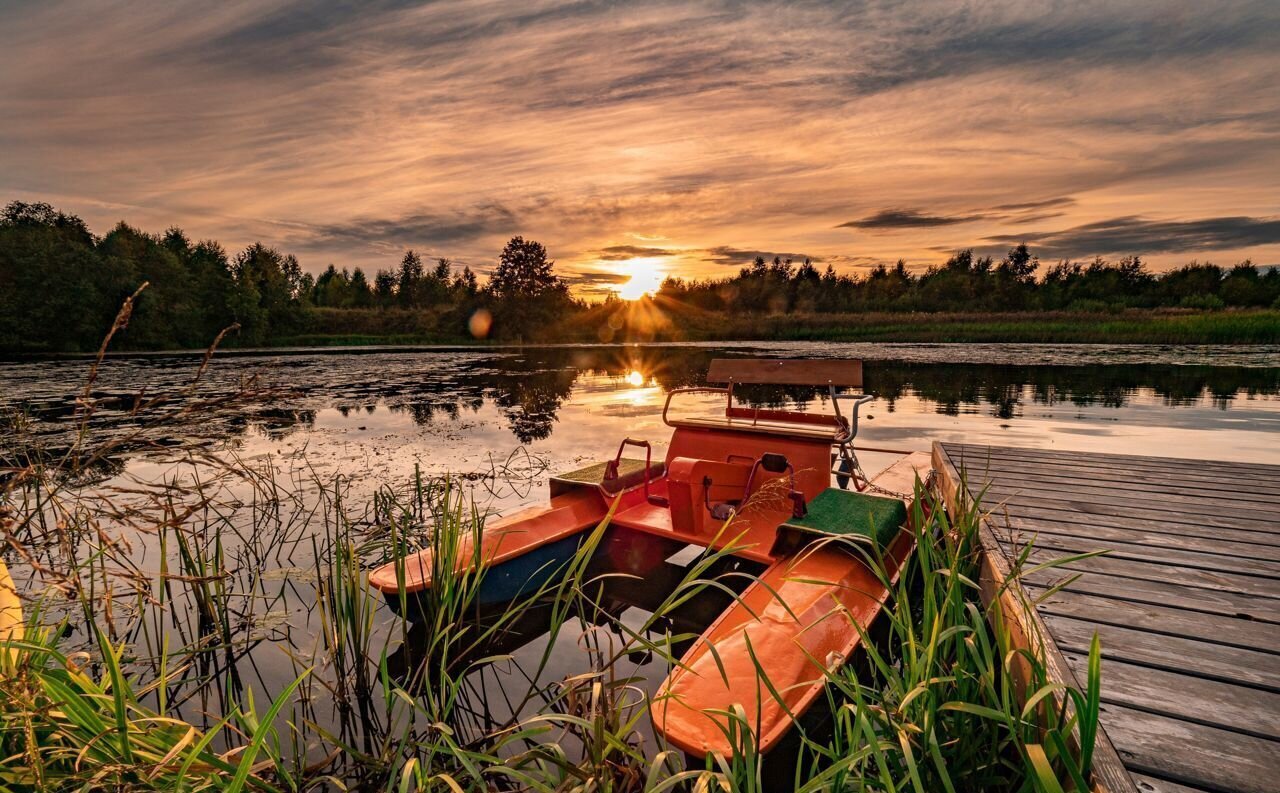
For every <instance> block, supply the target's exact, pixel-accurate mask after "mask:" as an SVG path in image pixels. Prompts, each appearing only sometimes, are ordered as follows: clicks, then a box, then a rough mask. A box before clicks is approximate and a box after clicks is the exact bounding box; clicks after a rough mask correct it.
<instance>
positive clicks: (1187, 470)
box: [933, 444, 1280, 793]
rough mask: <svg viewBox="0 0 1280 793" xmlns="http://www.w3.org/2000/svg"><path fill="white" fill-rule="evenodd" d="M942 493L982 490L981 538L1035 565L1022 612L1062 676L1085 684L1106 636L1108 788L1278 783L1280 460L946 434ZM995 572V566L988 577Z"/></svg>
mask: <svg viewBox="0 0 1280 793" xmlns="http://www.w3.org/2000/svg"><path fill="white" fill-rule="evenodd" d="M933 453H934V467H935V468H936V469H937V470H938V471H939V474H940V475H941V482H942V486H943V489H944V493H947V494H948V495H949V497H952V498H954V497H955V495H956V494H957V492H959V487H960V485H959V479H960V473H961V472H963V473H964V476H965V477H966V480H965V481H966V485H967V488H968V491H969V494H970V496H975V495H977V494H978V493H980V492H982V491H983V490H984V489H985V496H984V497H983V499H982V502H981V503H982V508H983V510H984V512H988V513H989V516H988V519H987V521H986V522H985V523H986V526H985V529H984V546H985V550H986V553H987V557H989V558H990V564H991V565H992V568H991V570H990V571H989V572H990V573H991V574H992V575H999V573H1000V566H1001V565H1002V564H1003V565H1004V568H1003V569H1005V570H1007V569H1008V567H1007V564H1008V559H1009V558H1010V557H1009V555H1010V554H1012V553H1015V552H1016V551H1017V550H1019V549H1021V548H1023V547H1024V546H1025V545H1026V544H1027V543H1031V544H1032V553H1031V558H1032V560H1033V561H1047V560H1050V559H1054V558H1061V557H1064V556H1068V555H1071V554H1074V553H1078V552H1082V551H1097V550H1106V551H1108V553H1107V554H1105V555H1103V556H1098V557H1093V558H1089V559H1084V560H1081V561H1079V562H1077V563H1073V564H1071V565H1069V566H1068V567H1067V568H1066V569H1053V570H1046V571H1041V572H1039V573H1033V574H1031V575H1029V576H1027V578H1026V579H1025V581H1024V592H1025V593H1026V594H1027V595H1029V596H1030V597H1032V598H1035V597H1036V596H1037V595H1041V596H1042V595H1043V594H1044V593H1045V591H1046V590H1047V589H1048V588H1051V587H1052V586H1053V585H1054V584H1055V583H1057V582H1059V581H1061V580H1063V579H1064V578H1066V577H1068V575H1069V574H1070V573H1081V574H1082V575H1081V576H1080V578H1079V579H1077V580H1075V581H1074V582H1072V583H1070V584H1069V585H1067V586H1066V587H1065V588H1064V589H1063V590H1062V591H1060V592H1058V593H1056V594H1053V595H1052V596H1050V597H1048V598H1046V599H1044V600H1043V601H1041V602H1039V603H1037V604H1036V605H1035V608H1034V612H1033V613H1030V614H1024V619H1025V620H1026V621H1027V622H1033V623H1035V625H1034V626H1033V627H1035V628H1036V629H1037V630H1038V631H1042V632H1043V633H1044V634H1046V635H1047V636H1048V638H1049V642H1048V646H1047V647H1046V651H1047V656H1048V657H1047V658H1046V662H1047V664H1048V665H1049V668H1050V672H1051V674H1053V675H1057V676H1060V677H1061V679H1063V680H1064V681H1065V682H1068V683H1070V684H1072V685H1078V683H1077V681H1076V680H1075V679H1073V677H1072V676H1073V675H1078V679H1079V680H1080V681H1083V680H1084V678H1085V666H1086V662H1087V657H1088V652H1089V644H1090V641H1091V639H1092V637H1093V635H1094V633H1095V632H1097V634H1098V635H1099V637H1100V638H1101V643H1102V657H1103V664H1102V729H1103V730H1104V731H1105V734H1106V735H1105V738H1106V739H1109V742H1108V741H1107V740H1103V741H1100V748H1099V754H1098V760H1097V762H1095V777H1096V778H1097V780H1098V782H1099V787H1100V788H1102V789H1106V790H1138V791H1152V792H1158V793H1193V792H1194V791H1217V792H1218V793H1227V792H1234V791H1250V792H1251V793H1263V792H1264V791H1276V790H1280V465H1259V464H1248V463H1231V462H1219V461H1201V460H1180V459H1172V458H1157V457H1132V456H1125V455H1116V454H1093V453H1083V452H1067V451H1051V450H1042V449H1019V448H1003V447H992V446H972V445H962V444H935V446H934V452H933ZM985 577H986V576H985V575H984V578H985Z"/></svg>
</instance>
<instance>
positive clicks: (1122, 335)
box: [685, 310, 1280, 344]
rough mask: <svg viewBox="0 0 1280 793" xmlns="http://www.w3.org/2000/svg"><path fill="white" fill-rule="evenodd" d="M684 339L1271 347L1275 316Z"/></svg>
mask: <svg viewBox="0 0 1280 793" xmlns="http://www.w3.org/2000/svg"><path fill="white" fill-rule="evenodd" d="M685 332H686V334H687V335H688V337H689V338H691V339H697V340H706V341H715V340H725V339H759V340H772V341H866V342H921V343H957V342H958V343H1000V342H1008V343H1060V344H1275V343H1280V311H1274V310H1257V311H1214V312H1190V311H1186V312H1182V311H1139V310H1132V311H1127V312H1123V313H1121V314H1112V313H1101V314H1089V313H1067V312H1053V313H1026V314H906V315H903V314H896V315H895V314H871V315H865V316H863V315H780V316H771V317H764V318H755V319H752V320H750V321H748V320H746V319H745V318H729V317H722V318H719V321H717V322H715V323H707V324H706V325H705V326H704V325H703V323H701V322H699V323H698V324H697V325H696V326H692V327H688V328H686V330H685Z"/></svg>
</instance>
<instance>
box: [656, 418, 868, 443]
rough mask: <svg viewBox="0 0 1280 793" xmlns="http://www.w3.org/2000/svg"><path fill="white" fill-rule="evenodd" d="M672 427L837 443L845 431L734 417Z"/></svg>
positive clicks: (684, 421) (690, 420)
mask: <svg viewBox="0 0 1280 793" xmlns="http://www.w3.org/2000/svg"><path fill="white" fill-rule="evenodd" d="M667 423H668V424H670V425H671V426H672V427H685V428H688V429H704V430H729V431H731V432H759V433H763V434H765V435H781V436H783V437H787V438H811V439H813V440H822V441H827V442H828V443H835V442H836V440H837V439H838V438H839V437H840V434H841V432H842V431H843V430H842V428H840V427H835V426H819V425H809V426H805V425H801V424H789V423H786V422H780V421H756V420H754V419H744V418H737V417H733V416H695V417H691V418H679V419H671V420H669V421H668V422H667Z"/></svg>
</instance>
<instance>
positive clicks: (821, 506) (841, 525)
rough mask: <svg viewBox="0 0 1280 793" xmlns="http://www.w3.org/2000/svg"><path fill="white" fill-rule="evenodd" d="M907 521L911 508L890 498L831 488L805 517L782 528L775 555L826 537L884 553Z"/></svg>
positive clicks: (784, 553)
mask: <svg viewBox="0 0 1280 793" xmlns="http://www.w3.org/2000/svg"><path fill="white" fill-rule="evenodd" d="M906 522H907V505H906V504H904V503H902V501H900V500H899V499H896V498H892V497H889V496H875V495H870V494H867V493H855V492H851V491H849V490H837V489H836V488H827V489H826V490H824V491H822V492H821V493H819V494H818V497H817V498H815V499H814V500H812V501H810V502H809V505H808V512H807V514H805V515H804V517H799V518H794V517H793V518H791V519H790V520H787V521H785V522H783V524H782V525H781V526H779V527H778V539H777V542H775V543H774V546H773V555H774V556H786V555H789V554H792V553H794V552H795V551H797V550H799V549H800V548H801V547H803V546H804V545H806V544H807V543H809V542H811V541H813V540H817V539H821V538H823V537H840V538H844V539H847V540H852V541H854V542H857V543H861V544H864V545H868V546H871V547H872V548H874V551H875V552H876V553H879V552H881V551H883V550H884V549H885V548H886V547H887V546H888V545H889V543H890V542H892V541H893V539H894V538H895V537H897V536H898V532H899V531H900V530H901V529H902V527H903V525H904V524H905V523H906Z"/></svg>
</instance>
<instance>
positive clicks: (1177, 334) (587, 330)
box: [0, 309, 1280, 362]
mask: <svg viewBox="0 0 1280 793" xmlns="http://www.w3.org/2000/svg"><path fill="white" fill-rule="evenodd" d="M335 313H336V312H335ZM340 317H341V315H337V316H334V315H333V314H330V315H329V318H330V319H337V318H340ZM351 318H353V319H354V318H356V315H355V314H353V315H351ZM598 319H600V316H598V315H594V314H593V315H592V316H589V317H587V318H575V319H574V320H572V321H571V322H569V323H567V324H566V325H565V326H562V327H561V328H558V329H557V330H556V332H555V333H553V334H552V337H551V338H548V339H544V340H537V341H531V342H523V341H521V340H512V339H496V340H476V339H466V338H452V339H437V338H430V337H427V336H414V335H412V334H375V333H360V332H343V331H342V330H341V329H339V328H332V329H331V332H318V333H308V334H299V335H292V336H283V337H281V338H279V339H278V340H276V343H273V344H270V345H266V346H256V347H244V348H237V347H233V346H225V345H224V346H222V347H220V348H219V349H218V351H217V353H216V356H218V357H224V356H225V357H231V356H236V357H252V356H270V355H281V354H293V353H304V352H305V353H313V354H314V353H326V352H328V353H349V354H358V353H362V352H383V351H398V352H442V351H471V350H498V349H529V348H538V347H548V348H555V347H612V346H635V345H672V344H744V345H750V344H768V343H775V342H832V343H859V342H862V343H875V344H956V345H969V344H1010V345H1015V344H1016V345H1023V344H1025V345H1031V344H1061V345H1101V346H1107V345H1143V346H1169V345H1178V346H1228V347H1237V346H1250V345H1268V344H1280V310H1275V309H1240V310H1227V311H1188V310H1170V309H1154V310H1143V309H1129V310H1126V311H1123V312H1115V313H1076V312H1035V313H954V314H924V313H904V314H891V313H877V314H866V315H848V314H774V315H730V314H725V313H715V314H710V313H708V314H702V315H700V316H696V317H690V316H686V317H683V318H682V319H683V321H684V322H683V326H682V327H678V328H677V327H667V328H663V329H660V330H658V331H652V332H641V331H639V330H637V329H635V328H630V327H624V328H623V330H622V331H620V332H619V333H618V334H616V335H617V336H621V338H614V339H610V340H602V339H601V338H599V337H598V336H599V334H598V333H596V332H595V331H594V329H595V324H596V323H595V322H594V320H598ZM318 330H321V329H318ZM323 330H330V329H323ZM121 341H126V342H127V339H124V338H122V339H121ZM204 352H205V349H204V348H190V349H181V348H176V349H159V350H147V349H133V350H131V349H117V350H110V351H108V352H107V357H113V358H114V357H177V356H187V355H202V354H204ZM96 355H97V353H96V351H84V352H68V351H42V350H6V351H0V362H3V361H29V360H60V359H69V360H78V359H86V358H93V357H95V356H96Z"/></svg>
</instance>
